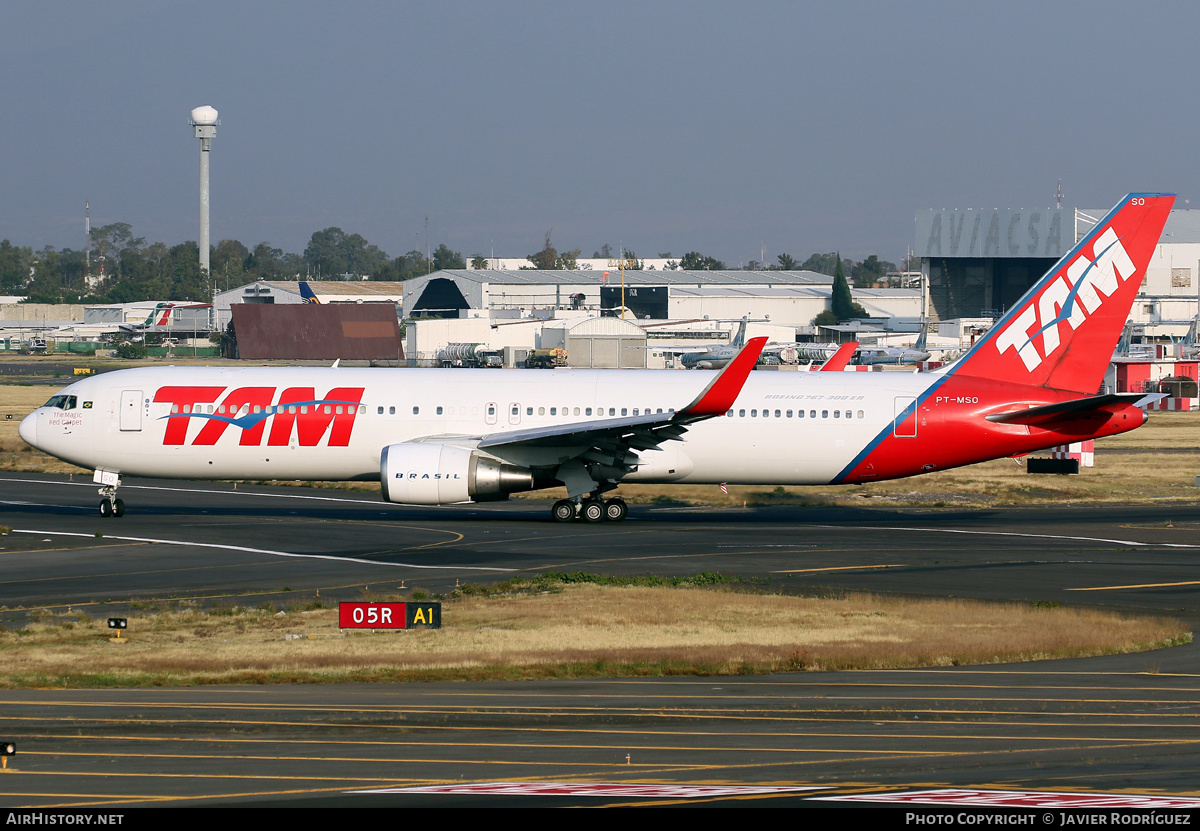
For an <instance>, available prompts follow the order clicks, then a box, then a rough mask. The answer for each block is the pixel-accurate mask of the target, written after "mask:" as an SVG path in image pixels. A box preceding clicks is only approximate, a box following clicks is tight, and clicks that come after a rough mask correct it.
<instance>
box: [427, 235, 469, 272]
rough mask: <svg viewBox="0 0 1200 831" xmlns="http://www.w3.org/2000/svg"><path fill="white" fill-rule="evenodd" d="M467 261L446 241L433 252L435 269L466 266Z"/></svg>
mask: <svg viewBox="0 0 1200 831" xmlns="http://www.w3.org/2000/svg"><path fill="white" fill-rule="evenodd" d="M466 267H467V261H466V260H464V259H463V255H462V254H460V253H459V252H457V251H452V250H451V249H450V247H449V246H447V245H446V243H444V242H443V243H442V244H441V245H439V246H438V247H437V248H436V249H435V250H434V252H433V270H434V271H442V270H443V269H447V268H466Z"/></svg>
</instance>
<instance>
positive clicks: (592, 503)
mask: <svg viewBox="0 0 1200 831" xmlns="http://www.w3.org/2000/svg"><path fill="white" fill-rule="evenodd" d="M580 516H582V517H583V519H584V521H585V522H599V521H600V520H602V519H604V503H603V502H601V501H600V500H598V499H594V500H593V499H589V500H588V501H587V502H584V503H583V511H582V512H581V513H580Z"/></svg>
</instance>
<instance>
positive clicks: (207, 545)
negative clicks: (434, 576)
mask: <svg viewBox="0 0 1200 831" xmlns="http://www.w3.org/2000/svg"><path fill="white" fill-rule="evenodd" d="M11 533H13V534H43V535H45V536H49V537H93V538H94V537H95V536H96V535H95V534H81V533H78V532H74V531H38V530H34V529H29V528H14V529H12V532H11ZM103 539H105V540H119V541H121V542H148V543H157V544H159V545H180V546H191V547H195V548H216V549H219V550H222V551H244V552H246V553H249V554H267V555H270V556H272V557H292V558H295V559H297V560H334V561H337V562H340V563H361V564H363V565H368V566H388V567H390V568H424V569H431V570H457V571H464V570H469V571H514V569H511V568H488V567H485V566H456V565H447V566H423V565H417V564H415V563H388V562H381V561H379V560H361V559H359V558H357V557H338V556H336V555H333V554H297V553H295V552H292V551H273V550H272V549H269V548H250V547H248V546H244V545H222V544H220V543H213V542H192V541H190V540H165V539H158V538H155V537H122V536H118V535H116V534H105V535H104V537H103Z"/></svg>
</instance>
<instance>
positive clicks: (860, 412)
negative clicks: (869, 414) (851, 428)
mask: <svg viewBox="0 0 1200 831" xmlns="http://www.w3.org/2000/svg"><path fill="white" fill-rule="evenodd" d="M858 417H859V418H862V417H863V411H862V410H859V411H858Z"/></svg>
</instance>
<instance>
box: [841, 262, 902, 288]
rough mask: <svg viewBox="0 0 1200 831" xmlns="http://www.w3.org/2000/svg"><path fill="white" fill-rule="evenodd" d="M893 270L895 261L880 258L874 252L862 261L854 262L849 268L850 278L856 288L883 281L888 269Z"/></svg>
mask: <svg viewBox="0 0 1200 831" xmlns="http://www.w3.org/2000/svg"><path fill="white" fill-rule="evenodd" d="M895 270H896V264H895V263H891V262H888V261H887V260H881V259H879V257H878V256H876V255H875V254H872V255H871V256H869V257H867V258H866V259H865V260H863V261H862V262H860V263H855V264H854V265H853V266H852V267H851V268H850V279H851V280H853V281H854V287H855V288H856V289H865V288H870V287H871V286H874V285H875V284H876V283H881V282H883V278H884V275H885V274H887V273H888V272H889V271H895Z"/></svg>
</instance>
